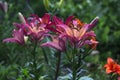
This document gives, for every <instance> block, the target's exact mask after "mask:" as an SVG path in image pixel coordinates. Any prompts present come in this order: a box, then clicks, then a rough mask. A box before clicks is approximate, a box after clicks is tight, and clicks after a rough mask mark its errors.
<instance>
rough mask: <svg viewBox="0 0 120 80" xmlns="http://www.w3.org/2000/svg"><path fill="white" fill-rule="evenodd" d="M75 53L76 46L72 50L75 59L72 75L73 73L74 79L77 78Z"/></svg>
mask: <svg viewBox="0 0 120 80" xmlns="http://www.w3.org/2000/svg"><path fill="white" fill-rule="evenodd" d="M75 54H76V48H75V47H74V48H73V52H72V55H73V61H72V65H73V66H72V71H73V73H72V75H73V80H76V62H75Z"/></svg>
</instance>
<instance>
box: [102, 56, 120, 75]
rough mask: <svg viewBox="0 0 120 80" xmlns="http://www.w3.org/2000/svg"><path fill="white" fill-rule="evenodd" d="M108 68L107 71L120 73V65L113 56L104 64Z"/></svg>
mask: <svg viewBox="0 0 120 80" xmlns="http://www.w3.org/2000/svg"><path fill="white" fill-rule="evenodd" d="M104 67H105V68H106V73H108V74H109V73H115V74H118V75H120V65H119V64H117V63H116V62H115V61H114V60H113V59H112V58H110V57H109V58H108V59H107V64H105V66H104Z"/></svg>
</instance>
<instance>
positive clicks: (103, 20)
mask: <svg viewBox="0 0 120 80" xmlns="http://www.w3.org/2000/svg"><path fill="white" fill-rule="evenodd" d="M2 1H3V2H4V1H6V2H7V3H8V11H7V13H5V12H3V11H2V10H0V80H31V77H30V75H29V74H28V69H27V67H22V66H23V65H24V64H25V61H26V59H27V55H28V54H29V53H28V50H27V49H25V48H23V47H21V46H19V45H16V44H13V43H9V44H6V43H2V40H3V39H4V38H7V37H11V34H12V33H11V32H12V30H13V28H14V26H13V24H12V23H13V22H18V23H19V22H20V21H19V19H18V12H21V13H22V14H23V15H24V16H26V17H27V16H29V15H30V14H37V15H39V16H40V17H41V16H43V14H44V13H47V12H48V11H49V13H50V14H52V15H57V16H59V17H61V18H62V19H63V20H65V19H66V18H67V17H68V16H70V15H74V16H76V17H77V18H79V19H81V20H82V21H83V22H87V23H89V21H90V20H92V19H93V18H94V17H96V16H99V17H100V20H99V23H98V24H97V26H96V27H95V28H94V30H95V33H96V35H97V36H96V37H97V40H98V41H99V44H98V47H97V50H98V51H99V52H100V53H99V55H98V56H97V57H91V56H89V57H88V58H87V59H86V61H88V62H89V61H93V60H94V59H95V58H96V59H95V60H96V61H95V62H93V63H95V64H99V67H97V68H96V67H95V69H96V70H95V71H94V69H93V70H92V71H91V70H90V71H91V72H92V73H93V74H91V75H90V76H91V77H93V78H94V79H95V80H107V78H108V77H106V75H105V72H104V69H103V65H104V64H105V63H106V58H107V57H108V56H112V57H113V58H115V59H117V60H119V61H120V42H119V41H120V27H119V26H120V18H119V16H118V15H119V14H120V5H119V3H120V0H63V2H62V4H61V5H60V4H58V3H59V0H49V2H50V4H47V5H48V6H46V7H47V8H48V10H46V8H45V7H44V4H45V2H44V1H43V0H35V1H34V0H2ZM43 2H44V4H43ZM58 5H59V7H58ZM49 7H50V9H49ZM38 51H39V52H41V50H39V49H38ZM24 52H26V53H24ZM48 52H49V50H48ZM46 53H47V52H46ZM49 55H50V54H49ZM38 56H40V57H41V58H42V57H43V56H41V54H38ZM40 57H38V59H40ZM51 57H52V56H51ZM41 61H42V60H41ZM41 61H40V62H41ZM42 69H43V70H44V68H43V67H42ZM97 70H98V71H97ZM20 71H21V72H20ZM48 72H49V71H48ZM101 73H103V74H102V75H101V76H102V77H101V76H99V75H100V74H101ZM49 74H51V73H49ZM40 76H41V77H40V80H42V79H43V78H44V77H46V76H44V75H40ZM51 76H52V74H51ZM25 77H27V78H28V79H24V78H25ZM101 78H102V79H101ZM43 80H44V79H43ZM46 80H47V78H46Z"/></svg>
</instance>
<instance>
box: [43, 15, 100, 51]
mask: <svg viewBox="0 0 120 80" xmlns="http://www.w3.org/2000/svg"><path fill="white" fill-rule="evenodd" d="M97 22H98V17H96V18H95V19H94V20H93V21H92V22H91V23H90V24H87V23H83V22H81V21H80V20H79V19H77V18H74V16H70V17H68V18H67V19H66V21H65V22H63V21H62V20H61V19H60V18H58V17H57V16H53V23H52V25H51V26H47V28H48V29H49V30H51V31H53V32H55V33H56V35H55V36H57V38H52V40H53V41H52V42H47V43H44V44H42V46H50V47H53V48H56V49H57V50H60V51H64V50H65V48H66V47H65V46H66V45H65V43H67V41H69V42H70V44H71V45H72V46H73V47H75V48H81V47H83V46H84V45H90V46H91V47H92V48H95V47H96V45H97V44H98V42H97V41H96V39H95V36H96V35H95V33H94V31H92V30H91V29H92V28H93V27H94V26H95V25H96V23H97Z"/></svg>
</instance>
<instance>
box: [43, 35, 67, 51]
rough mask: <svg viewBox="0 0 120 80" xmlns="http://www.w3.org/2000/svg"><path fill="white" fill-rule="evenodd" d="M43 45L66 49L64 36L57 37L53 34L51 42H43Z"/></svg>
mask: <svg viewBox="0 0 120 80" xmlns="http://www.w3.org/2000/svg"><path fill="white" fill-rule="evenodd" d="M41 46H46V47H51V48H54V49H56V50H58V51H62V52H63V51H65V49H66V47H65V41H64V39H63V38H62V37H57V36H56V37H55V36H54V37H53V36H52V41H51V42H46V43H43V44H42V45H41Z"/></svg>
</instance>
